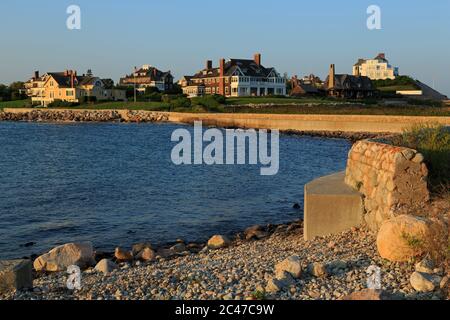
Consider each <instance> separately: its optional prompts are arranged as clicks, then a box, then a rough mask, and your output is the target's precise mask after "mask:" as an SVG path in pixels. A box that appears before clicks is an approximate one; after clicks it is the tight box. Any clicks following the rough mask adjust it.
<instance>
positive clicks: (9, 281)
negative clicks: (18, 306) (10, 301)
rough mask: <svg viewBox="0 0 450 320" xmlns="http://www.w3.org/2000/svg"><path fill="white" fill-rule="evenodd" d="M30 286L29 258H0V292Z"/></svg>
mask: <svg viewBox="0 0 450 320" xmlns="http://www.w3.org/2000/svg"><path fill="white" fill-rule="evenodd" d="M32 287H33V276H32V274H31V261H30V260H0V294H2V293H8V292H13V291H15V290H21V289H29V288H32Z"/></svg>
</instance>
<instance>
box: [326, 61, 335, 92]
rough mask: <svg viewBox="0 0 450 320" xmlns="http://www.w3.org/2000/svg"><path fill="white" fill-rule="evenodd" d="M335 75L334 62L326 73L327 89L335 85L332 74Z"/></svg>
mask: <svg viewBox="0 0 450 320" xmlns="http://www.w3.org/2000/svg"><path fill="white" fill-rule="evenodd" d="M335 75H336V72H335V68H334V64H332V65H331V66H330V74H329V75H328V89H332V88H334V86H335V82H334V76H335Z"/></svg>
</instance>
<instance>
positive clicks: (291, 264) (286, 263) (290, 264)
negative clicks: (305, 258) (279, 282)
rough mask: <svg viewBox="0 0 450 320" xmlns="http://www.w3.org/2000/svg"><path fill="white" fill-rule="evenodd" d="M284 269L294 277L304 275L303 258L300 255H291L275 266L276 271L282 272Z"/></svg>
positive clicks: (277, 272)
mask: <svg viewBox="0 0 450 320" xmlns="http://www.w3.org/2000/svg"><path fill="white" fill-rule="evenodd" d="M283 271H285V272H287V273H289V274H290V275H291V276H292V277H294V278H300V276H301V275H302V265H301V260H300V258H299V257H298V256H292V257H289V258H287V259H285V260H283V261H281V262H280V263H278V264H277V265H276V266H275V273H276V274H280V273H283Z"/></svg>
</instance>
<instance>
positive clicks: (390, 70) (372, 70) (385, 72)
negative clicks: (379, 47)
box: [353, 53, 398, 80]
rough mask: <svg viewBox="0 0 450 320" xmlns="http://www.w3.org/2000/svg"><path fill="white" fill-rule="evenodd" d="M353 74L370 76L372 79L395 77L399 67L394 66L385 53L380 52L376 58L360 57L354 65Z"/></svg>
mask: <svg viewBox="0 0 450 320" xmlns="http://www.w3.org/2000/svg"><path fill="white" fill-rule="evenodd" d="M353 75H354V76H365V77H369V78H370V79H371V80H386V79H395V78H396V77H397V76H398V67H392V66H391V65H390V64H389V62H388V60H387V59H386V56H385V54H384V53H380V54H378V55H377V56H376V57H375V58H374V59H359V60H358V62H357V63H356V64H355V65H354V66H353Z"/></svg>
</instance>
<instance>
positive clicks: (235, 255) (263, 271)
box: [0, 223, 445, 300]
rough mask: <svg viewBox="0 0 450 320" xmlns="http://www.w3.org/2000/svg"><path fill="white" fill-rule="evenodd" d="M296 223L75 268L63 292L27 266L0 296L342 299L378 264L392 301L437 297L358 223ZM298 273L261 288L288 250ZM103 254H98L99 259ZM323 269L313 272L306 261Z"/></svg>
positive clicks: (51, 277) (57, 275)
mask: <svg viewBox="0 0 450 320" xmlns="http://www.w3.org/2000/svg"><path fill="white" fill-rule="evenodd" d="M302 233H303V225H302V223H297V225H292V227H291V228H289V226H288V225H280V226H278V227H276V228H275V229H274V231H273V232H272V233H270V234H269V235H267V236H266V237H263V238H262V239H257V238H254V239H248V240H246V239H238V240H236V241H234V242H233V243H232V244H230V245H229V246H226V247H224V248H220V249H217V250H213V249H205V248H203V249H202V250H199V251H198V252H195V253H194V252H190V251H183V252H180V253H177V254H175V255H173V256H170V257H162V256H160V255H159V256H157V257H156V258H155V259H154V260H152V261H148V262H142V261H140V260H135V261H132V262H120V263H118V264H117V267H116V269H114V270H112V271H110V272H109V273H108V274H104V273H102V272H100V271H97V270H95V269H94V268H93V267H89V268H87V269H84V270H83V271H82V275H81V276H82V282H81V283H82V287H81V289H80V290H75V291H70V290H68V289H67V288H66V287H65V286H66V281H67V274H66V272H64V271H62V272H52V273H48V272H38V273H36V272H34V284H33V285H34V288H33V290H28V291H20V292H12V293H9V294H3V295H0V299H4V300H168V299H175V300H199V299H200V300H266V299H276V300H343V299H344V300H345V299H346V297H347V296H348V295H350V294H352V293H354V292H359V291H363V290H365V288H366V281H367V274H366V270H367V268H369V267H370V266H372V265H376V266H379V267H380V268H381V270H382V290H383V294H384V296H386V297H389V299H392V300H404V299H406V300H418V299H433V300H441V299H442V300H444V299H445V296H444V295H443V293H441V292H440V291H435V292H430V293H418V292H416V291H415V290H414V289H413V288H412V287H411V285H410V284H409V275H410V274H411V272H413V270H414V263H412V262H405V263H396V262H387V261H385V260H383V259H382V258H381V257H380V256H379V255H378V254H377V250H376V237H375V236H374V235H373V234H372V233H371V232H370V231H368V230H367V229H365V228H364V227H361V228H353V229H352V230H349V231H346V232H342V233H340V234H337V235H330V236H325V237H320V238H317V239H315V240H314V241H305V240H304V239H303V237H302ZM293 255H295V256H298V257H299V258H300V260H301V266H302V272H301V276H300V277H299V278H297V279H292V281H291V283H290V284H289V285H287V286H286V287H284V288H280V289H275V290H273V288H271V287H269V285H268V282H269V283H270V279H272V278H273V277H274V275H276V273H275V265H277V264H278V263H279V262H281V261H283V260H284V259H286V258H288V257H290V256H293ZM99 258H103V257H99ZM313 264H314V265H321V266H322V267H323V268H324V270H325V274H323V275H318V274H315V273H314V271H312V269H311V265H313Z"/></svg>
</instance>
